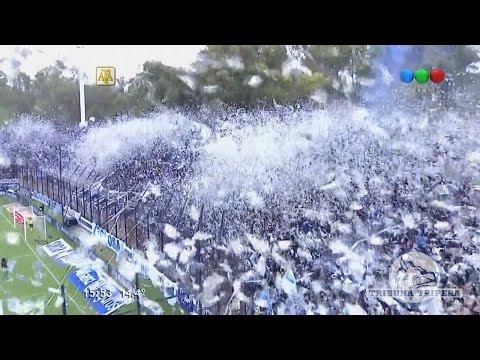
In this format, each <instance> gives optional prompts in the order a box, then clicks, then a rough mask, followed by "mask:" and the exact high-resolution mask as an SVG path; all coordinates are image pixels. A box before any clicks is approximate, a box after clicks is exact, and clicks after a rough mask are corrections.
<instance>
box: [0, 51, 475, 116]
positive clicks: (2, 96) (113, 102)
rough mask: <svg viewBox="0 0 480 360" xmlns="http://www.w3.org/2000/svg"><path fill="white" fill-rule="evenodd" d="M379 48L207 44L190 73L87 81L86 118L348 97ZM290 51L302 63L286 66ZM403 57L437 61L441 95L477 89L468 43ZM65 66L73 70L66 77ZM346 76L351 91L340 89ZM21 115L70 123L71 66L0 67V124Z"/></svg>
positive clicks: (164, 71)
mask: <svg viewBox="0 0 480 360" xmlns="http://www.w3.org/2000/svg"><path fill="white" fill-rule="evenodd" d="M384 49H385V47H384V46H381V45H375V46H367V45H295V46H283V45H208V46H207V47H206V48H205V49H204V50H202V51H201V52H200V54H199V56H198V58H197V61H196V62H195V63H194V64H193V67H192V68H193V70H191V71H185V70H179V69H176V68H173V67H169V66H166V65H163V64H162V63H160V62H155V61H149V62H146V63H145V64H144V66H143V71H142V72H141V73H140V74H138V75H137V76H136V77H135V78H133V79H130V80H129V81H127V80H125V79H118V80H117V85H116V86H115V87H97V86H93V85H87V86H86V87H85V100H86V116H87V118H89V117H91V116H94V117H95V118H96V119H98V120H102V119H105V118H110V117H115V116H117V115H119V114H123V113H128V114H131V115H142V114H146V113H148V112H151V111H153V110H154V109H155V108H156V107H158V106H170V107H174V106H182V107H185V106H187V107H188V106H191V105H198V104H211V105H217V104H218V105H222V104H232V105H240V106H245V107H251V106H256V105H258V104H262V105H264V106H273V105H274V103H278V104H291V103H296V102H298V101H303V100H307V99H309V98H310V97H311V96H312V95H313V94H314V93H316V92H317V90H324V92H326V93H328V94H329V97H330V99H331V98H332V97H333V98H344V97H348V98H349V99H350V100H353V101H355V100H357V99H359V98H360V94H361V90H362V86H361V85H360V83H361V81H360V80H361V79H362V78H369V77H373V76H374V74H373V73H372V68H373V64H374V62H375V59H377V58H379V57H380V56H381V55H382V54H383V52H384ZM292 57H293V58H295V59H296V61H297V62H299V63H301V65H302V66H303V67H302V68H300V69H298V68H297V69H294V70H291V69H290V71H287V70H286V69H287V67H288V66H287V65H288V64H290V63H291V62H292V61H293V60H292ZM409 57H410V58H412V59H413V58H414V59H415V60H414V61H415V62H418V63H419V64H420V65H419V66H423V67H426V68H431V67H441V68H442V69H444V70H445V72H446V73H447V74H450V75H449V76H450V79H449V81H451V82H452V83H451V85H449V86H443V85H442V86H443V87H444V88H445V89H444V90H442V91H443V92H444V93H445V94H446V93H447V92H448V91H451V89H452V88H455V89H457V90H458V89H469V91H470V92H471V93H476V94H480V89H478V87H479V85H478V83H480V82H478V81H477V83H476V84H475V82H476V80H477V77H478V76H477V75H472V74H468V73H466V72H465V68H466V66H467V65H469V64H470V63H472V62H474V61H478V55H477V54H476V53H475V51H474V50H473V49H472V48H471V47H469V46H465V45H445V46H415V47H412V48H411V54H409ZM68 70H70V71H72V72H73V74H74V75H73V76H71V75H66V74H67V73H68V72H67V71H68ZM347 80H348V82H350V83H351V84H353V92H349V93H347V91H346V87H345V84H346V81H347ZM477 97H480V95H479V96H477ZM475 99H476V97H473V98H471V99H468V101H470V102H473V101H476V100H475ZM450 100H451V97H450ZM455 101H456V102H458V100H455ZM466 101H467V99H466V98H465V102H466ZM466 103H467V102H466ZM443 104H444V105H445V106H447V105H448V106H451V105H452V104H453V103H452V101H450V102H447V101H443ZM22 113H32V114H40V115H46V116H48V117H50V118H52V119H54V120H55V121H57V122H61V123H70V124H78V122H79V120H80V105H79V89H78V71H76V70H75V69H67V68H66V67H65V65H64V64H63V63H62V62H60V61H57V63H56V64H55V65H53V66H49V67H47V68H45V69H42V70H41V71H39V72H38V73H37V74H36V75H35V76H34V78H33V79H32V78H30V77H29V76H28V75H26V74H24V73H21V72H20V73H19V74H18V75H17V76H16V77H15V78H14V79H11V83H10V84H9V83H7V79H6V76H5V74H3V73H1V72H0V122H2V121H5V120H6V119H7V118H8V117H11V116H15V115H17V114H22Z"/></svg>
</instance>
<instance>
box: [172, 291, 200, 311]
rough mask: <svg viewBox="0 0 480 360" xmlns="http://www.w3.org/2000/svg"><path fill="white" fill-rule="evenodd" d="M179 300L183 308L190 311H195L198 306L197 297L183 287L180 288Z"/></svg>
mask: <svg viewBox="0 0 480 360" xmlns="http://www.w3.org/2000/svg"><path fill="white" fill-rule="evenodd" d="M177 301H178V303H179V304H180V306H181V307H182V309H183V310H185V311H188V312H189V313H192V312H194V311H195V310H196V308H197V306H196V301H195V299H193V298H192V297H191V296H190V295H188V294H187V292H186V291H185V290H184V289H182V288H178V291H177Z"/></svg>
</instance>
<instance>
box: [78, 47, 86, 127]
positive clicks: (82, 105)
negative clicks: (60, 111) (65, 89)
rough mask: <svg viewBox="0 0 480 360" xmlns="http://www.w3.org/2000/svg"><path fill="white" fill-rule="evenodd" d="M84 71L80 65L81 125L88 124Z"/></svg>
mask: <svg viewBox="0 0 480 360" xmlns="http://www.w3.org/2000/svg"><path fill="white" fill-rule="evenodd" d="M83 48H84V46H77V49H83ZM83 77H84V73H83V71H82V69H81V68H80V67H78V85H79V87H80V89H79V90H80V127H85V126H87V121H86V120H85V82H84V78H83Z"/></svg>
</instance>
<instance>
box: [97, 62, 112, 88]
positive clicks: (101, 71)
mask: <svg viewBox="0 0 480 360" xmlns="http://www.w3.org/2000/svg"><path fill="white" fill-rule="evenodd" d="M95 79H96V83H97V85H99V86H115V79H116V78H115V68H114V67H113V66H97V74H96V77H95Z"/></svg>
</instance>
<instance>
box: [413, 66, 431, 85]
mask: <svg viewBox="0 0 480 360" xmlns="http://www.w3.org/2000/svg"><path fill="white" fill-rule="evenodd" d="M429 77H430V76H429V73H428V71H427V70H425V69H418V70H417V71H415V80H417V82H418V83H420V84H425V83H426V82H428V79H429Z"/></svg>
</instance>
